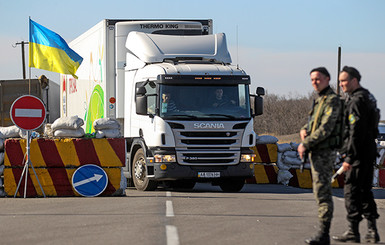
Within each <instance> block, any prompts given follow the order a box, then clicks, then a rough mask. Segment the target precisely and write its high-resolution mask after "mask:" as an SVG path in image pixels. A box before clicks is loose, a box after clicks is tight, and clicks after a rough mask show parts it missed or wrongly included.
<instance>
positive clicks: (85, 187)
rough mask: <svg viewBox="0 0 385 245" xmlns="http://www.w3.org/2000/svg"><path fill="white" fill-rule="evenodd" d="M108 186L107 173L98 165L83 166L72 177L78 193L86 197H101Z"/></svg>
mask: <svg viewBox="0 0 385 245" xmlns="http://www.w3.org/2000/svg"><path fill="white" fill-rule="evenodd" d="M107 184H108V176H107V174H106V172H104V170H103V169H102V168H101V167H99V166H97V165H93V164H87V165H84V166H81V167H79V168H78V169H76V171H75V172H74V174H73V175H72V186H73V187H74V189H75V191H76V192H77V193H79V194H80V195H82V196H85V197H95V196H98V195H100V194H101V193H102V192H103V191H104V190H105V189H106V187H107Z"/></svg>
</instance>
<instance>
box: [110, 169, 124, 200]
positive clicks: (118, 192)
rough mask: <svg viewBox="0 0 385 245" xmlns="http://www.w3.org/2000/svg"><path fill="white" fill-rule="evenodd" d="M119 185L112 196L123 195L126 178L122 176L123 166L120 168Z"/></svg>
mask: <svg viewBox="0 0 385 245" xmlns="http://www.w3.org/2000/svg"><path fill="white" fill-rule="evenodd" d="M120 171H121V172H120V187H119V189H117V190H116V191H115V193H114V194H113V195H114V196H125V195H126V188H127V178H126V176H124V173H123V168H122V169H121V170H120Z"/></svg>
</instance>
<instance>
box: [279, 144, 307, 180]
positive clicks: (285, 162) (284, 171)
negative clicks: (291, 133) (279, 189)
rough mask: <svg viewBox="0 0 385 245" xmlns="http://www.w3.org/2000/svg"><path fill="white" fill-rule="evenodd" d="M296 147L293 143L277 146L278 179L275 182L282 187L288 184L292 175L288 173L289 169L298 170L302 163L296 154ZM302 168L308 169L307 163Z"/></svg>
mask: <svg viewBox="0 0 385 245" xmlns="http://www.w3.org/2000/svg"><path fill="white" fill-rule="evenodd" d="M298 145H299V144H297V143H295V142H290V143H284V144H277V149H278V160H277V166H278V169H279V170H278V177H277V182H278V183H282V184H284V185H288V184H289V180H290V179H291V178H292V177H293V175H292V174H291V173H290V172H289V169H291V168H296V169H298V168H300V167H301V164H302V161H301V159H300V157H299V154H298V151H297V149H298ZM304 168H306V169H310V164H309V163H308V162H307V163H305V164H304Z"/></svg>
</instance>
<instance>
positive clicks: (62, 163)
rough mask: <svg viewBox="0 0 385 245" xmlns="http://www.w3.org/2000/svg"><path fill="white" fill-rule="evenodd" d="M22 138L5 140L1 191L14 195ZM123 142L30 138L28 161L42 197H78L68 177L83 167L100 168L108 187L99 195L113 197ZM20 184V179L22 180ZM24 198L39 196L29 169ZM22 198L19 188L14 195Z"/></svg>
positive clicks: (21, 163) (122, 160) (123, 156)
mask: <svg viewBox="0 0 385 245" xmlns="http://www.w3.org/2000/svg"><path fill="white" fill-rule="evenodd" d="M25 154H26V140H25V139H8V140H6V141H5V158H4V166H5V168H4V191H5V192H6V194H7V195H8V196H14V194H15V192H16V188H17V184H18V183H19V180H20V176H21V173H22V171H23V167H24V160H25V159H24V156H25ZM125 159H126V142H125V140H124V138H114V139H112V138H111V139H105V138H104V139H78V138H76V139H75V138H65V139H42V138H39V139H33V140H32V141H31V145H30V160H31V162H32V165H33V167H34V169H35V171H36V174H37V176H38V178H39V181H40V183H41V185H42V188H43V190H44V192H45V194H46V196H56V197H63V196H80V195H79V194H78V193H77V192H76V191H75V190H74V188H73V187H72V181H71V180H72V175H73V174H74V172H75V171H76V169H77V168H78V167H80V166H83V165H86V164H94V165H97V166H100V167H101V168H102V169H103V170H104V171H105V172H106V174H107V176H108V184H107V187H106V189H105V190H104V192H103V193H102V194H101V196H111V195H115V194H116V192H117V191H118V190H119V189H120V187H121V186H120V182H121V174H122V173H121V171H122V167H123V166H125ZM22 185H24V179H23V180H22ZM26 192H27V193H26V196H28V197H40V196H43V194H42V192H41V190H40V187H39V184H38V182H37V179H36V177H35V175H34V173H33V171H32V169H31V168H29V174H28V178H27V191H26ZM23 195H24V188H23V186H21V188H19V191H18V193H17V196H23Z"/></svg>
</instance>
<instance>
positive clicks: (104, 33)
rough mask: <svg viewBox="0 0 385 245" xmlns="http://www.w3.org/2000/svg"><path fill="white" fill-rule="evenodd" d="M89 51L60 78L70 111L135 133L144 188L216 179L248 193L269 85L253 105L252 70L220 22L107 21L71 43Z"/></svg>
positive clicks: (139, 182)
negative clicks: (241, 64) (240, 62)
mask: <svg viewBox="0 0 385 245" xmlns="http://www.w3.org/2000/svg"><path fill="white" fill-rule="evenodd" d="M70 47H71V48H72V49H74V50H75V51H76V52H77V53H79V54H80V55H81V56H82V57H83V63H82V65H81V66H80V67H79V69H78V72H77V76H78V78H79V79H78V80H75V79H74V78H73V77H71V76H65V75H62V77H61V98H60V101H61V115H62V116H72V115H78V116H79V117H82V118H84V121H85V130H86V132H87V133H92V132H93V131H94V129H93V128H92V123H93V121H94V120H95V119H97V118H102V117H112V118H116V119H118V120H119V121H120V122H121V124H122V125H123V127H122V130H123V134H124V137H125V138H126V139H127V160H128V161H127V166H126V169H125V170H126V171H125V174H126V176H127V177H128V178H130V179H132V180H133V183H134V185H135V187H136V188H137V189H139V190H153V189H155V188H156V187H157V185H158V183H159V182H160V181H167V182H168V183H171V184H173V185H174V186H177V187H185V188H192V187H193V186H194V184H195V182H197V181H210V182H212V183H213V184H218V185H219V186H220V187H221V188H222V189H223V190H225V191H239V190H240V189H242V187H243V185H244V182H245V178H248V177H251V176H253V159H254V155H253V152H252V151H251V150H250V147H252V146H253V145H254V144H255V138H256V135H255V133H254V131H253V116H255V115H259V114H262V97H260V95H263V94H264V90H263V88H258V89H257V94H258V95H257V96H255V95H251V96H254V97H255V98H254V102H255V105H254V108H255V109H254V112H252V110H251V107H250V93H249V85H250V77H249V76H248V75H247V74H246V73H245V71H243V70H242V69H240V68H238V67H236V66H233V65H231V64H230V63H231V57H230V54H229V52H228V50H227V44H226V37H225V34H223V33H219V34H212V21H211V20H195V21H191V20H177V21H176V20H152V21H149V20H103V21H101V22H100V23H98V24H97V25H96V26H94V27H92V28H91V29H90V30H88V31H87V32H85V33H84V34H82V35H81V36H79V37H78V38H76V39H75V40H74V41H72V42H71V43H70Z"/></svg>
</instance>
